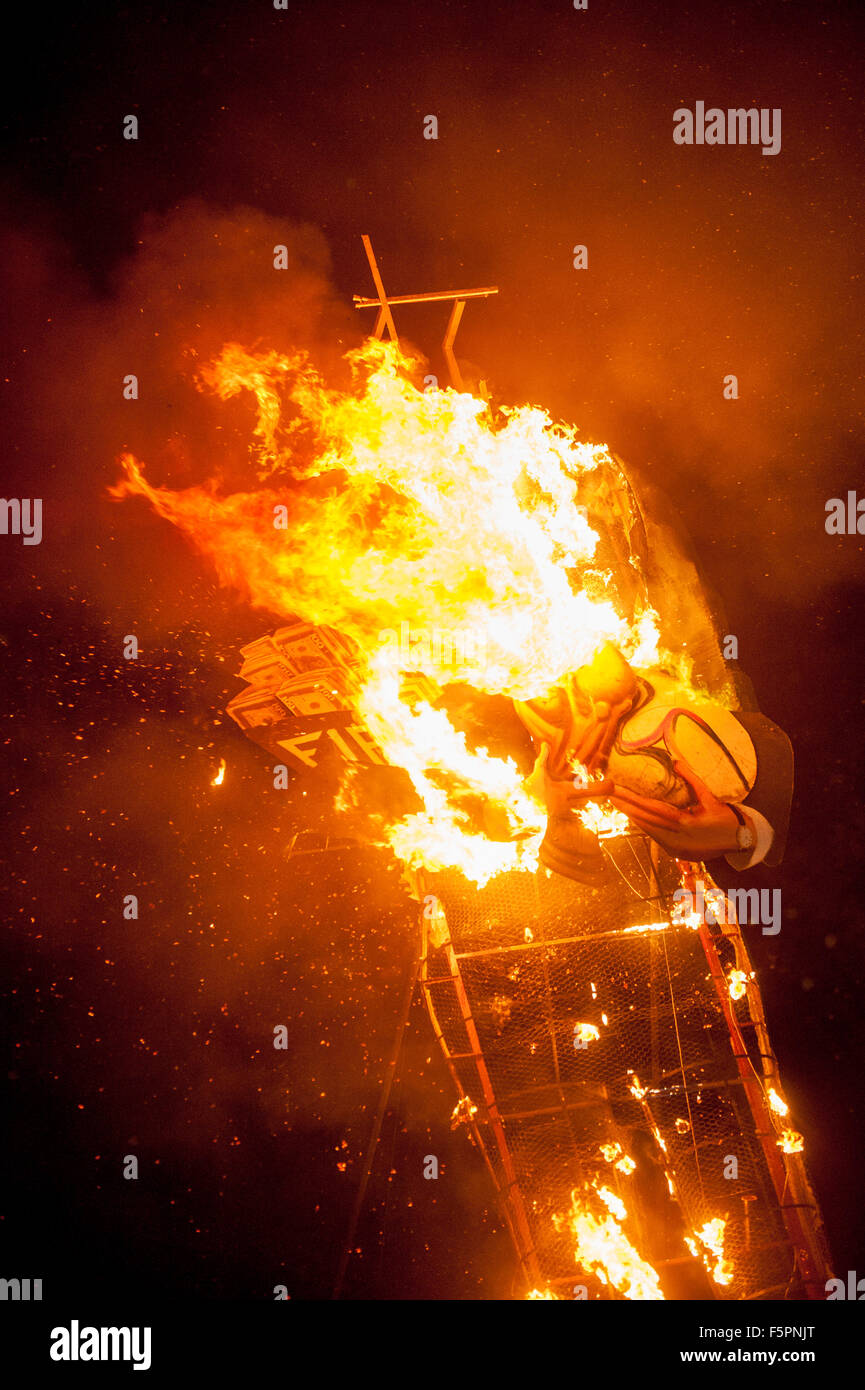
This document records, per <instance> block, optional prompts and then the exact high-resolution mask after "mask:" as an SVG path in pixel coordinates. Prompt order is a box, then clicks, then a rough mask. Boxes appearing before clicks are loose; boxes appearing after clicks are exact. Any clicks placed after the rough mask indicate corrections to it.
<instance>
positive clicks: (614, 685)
mask: <svg viewBox="0 0 865 1390" xmlns="http://www.w3.org/2000/svg"><path fill="white" fill-rule="evenodd" d="M515 708H516V710H517V713H518V715H519V716H520V718H521V720H522V721H523V723H524V725H525V726H526V728H527V729H528V731H529V733H530V734H531V735H532V737H533V739H534V740H535V741H536V743H547V744H548V745H549V747H550V750H551V751H550V757H549V761H548V773H549V775H550V776H551V777H552V778H554V779H566V778H570V777H572V776H573V775H574V773H575V772H579V769H580V768H581V767H583V768H586V769H587V770H588V772H589V773H596V774H597V773H606V775H607V777H608V779H609V780H610V781H612V782H614V783H616V784H617V785H618V786H621V787H624V788H626V789H627V790H629V791H633V792H636V793H638V794H639V795H641V796H646V797H652V798H654V799H657V800H660V801H666V802H668V803H669V804H671V805H673V806H678V807H684V806H686V805H688V803H689V802H690V801H691V799H692V792H691V788H690V787H689V785H688V783H687V782H686V781H685V780H684V779H683V778H682V777H680V776H679V775H677V773H676V770H675V766H674V765H675V763H676V762H684V763H686V764H687V765H688V767H690V768H691V770H692V771H693V772H695V773H696V774H697V776H698V777H699V778H700V779H701V781H703V782H705V783H706V785H707V786H708V787H709V789H710V791H712V792H713V793H714V795H715V796H716V797H717V798H718V799H719V800H720V801H724V802H738V801H740V800H742V799H743V798H744V797H745V796H747V794H748V792H749V791H750V790H751V788H752V787H753V785H754V781H755V778H756V775H757V755H756V752H755V749H754V745H753V743H752V741H751V739H750V737H749V735H748V733H747V731H746V730H745V729H744V728H743V726H742V725H741V724H740V723H739V721H738V720H737V719H736V717H735V715H734V714H733V713H732V712H731V711H730V710H728V709H726V708H725V707H724V706H723V705H722V704H720V702H718V701H716V700H711V699H709V698H707V697H705V696H702V695H699V694H697V693H696V692H694V691H693V690H691V689H689V688H688V687H686V686H685V685H684V684H683V683H682V682H681V681H679V680H677V679H676V678H675V677H673V676H671V675H670V674H669V673H667V672H665V671H662V670H655V671H651V672H647V673H645V674H641V675H638V674H637V673H636V672H634V671H632V670H631V668H630V667H629V666H628V664H627V662H626V661H625V659H624V657H622V655H621V654H620V653H619V652H617V651H616V649H615V648H613V647H611V646H609V645H608V646H606V647H604V648H602V650H601V651H600V652H599V653H598V654H597V656H596V657H595V658H594V660H593V661H592V662H591V663H590V664H589V665H587V666H583V667H581V668H580V669H579V670H578V671H576V672H574V673H572V674H571V675H569V676H568V678H567V680H566V682H565V683H564V685H562V686H560V687H558V688H557V689H556V690H555V691H553V692H552V693H551V694H550V695H548V696H547V697H546V698H545V699H543V700H533V701H528V702H515Z"/></svg>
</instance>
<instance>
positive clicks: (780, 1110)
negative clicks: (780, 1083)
mask: <svg viewBox="0 0 865 1390" xmlns="http://www.w3.org/2000/svg"><path fill="white" fill-rule="evenodd" d="M766 1094H767V1096H768V1097H769V1105H770V1106H771V1107H772V1109H773V1110H774V1111H775V1114H776V1115H789V1113H790V1107H789V1105H788V1104H787V1102H786V1100H782V1099H781V1097H780V1096H779V1095H778V1092H777V1091H776V1090H775V1089H774V1087H772V1086H770V1087H769V1089H768V1091H767V1092H766Z"/></svg>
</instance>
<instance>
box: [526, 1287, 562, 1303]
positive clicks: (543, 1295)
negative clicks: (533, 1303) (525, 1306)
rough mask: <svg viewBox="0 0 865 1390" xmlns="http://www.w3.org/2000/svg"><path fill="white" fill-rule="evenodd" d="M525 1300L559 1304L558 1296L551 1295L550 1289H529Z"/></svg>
mask: <svg viewBox="0 0 865 1390" xmlns="http://www.w3.org/2000/svg"><path fill="white" fill-rule="evenodd" d="M526 1298H527V1299H529V1298H531V1299H535V1300H537V1299H545V1300H546V1301H547V1302H550V1301H552V1302H554V1303H559V1302H560V1299H559V1296H558V1294H557V1293H553V1291H552V1289H529V1292H528V1293H527V1294H526Z"/></svg>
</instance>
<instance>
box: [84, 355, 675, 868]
mask: <svg viewBox="0 0 865 1390" xmlns="http://www.w3.org/2000/svg"><path fill="white" fill-rule="evenodd" d="M347 361H348V363H349V366H350V369H351V372H352V375H353V385H352V387H351V388H350V389H348V390H336V389H332V388H330V387H329V386H327V385H326V384H325V383H324V381H323V380H322V379H321V378H320V376H319V375H318V374H317V372H316V371H315V370H314V368H313V367H312V366H311V364H310V363H309V361H308V359H307V358H306V356H305V355H304V354H302V353H296V354H293V355H283V354H279V353H276V352H251V351H247V350H246V349H245V348H243V347H241V346H239V345H238V344H228V345H226V346H225V347H224V348H223V350H222V353H221V355H220V356H219V357H218V358H217V360H216V361H215V362H213V363H212V364H211V365H210V366H208V367H207V368H205V369H204V370H203V371H202V372H201V374H200V377H199V381H198V383H197V384H198V385H199V387H200V388H201V389H204V390H210V391H212V392H214V393H215V394H216V395H217V396H218V397H219V398H220V399H221V400H223V401H225V400H228V399H230V398H232V397H235V396H238V395H240V394H241V393H250V394H251V397H252V399H253V400H254V401H255V403H256V418H255V423H254V425H253V426H252V430H251V446H250V454H251V461H252V463H253V465H254V467H255V470H256V472H257V483H256V485H255V487H254V488H253V489H252V490H250V491H244V492H235V493H232V494H229V495H221V494H220V493H219V492H218V491H217V488H216V486H215V484H210V485H208V486H206V487H191V488H187V489H185V490H182V491H172V490H170V489H168V488H164V487H156V486H153V485H152V484H151V483H150V482H149V481H148V479H147V478H146V477H145V474H144V470H143V468H142V466H141V464H140V463H139V461H138V460H137V459H135V458H134V457H133V456H132V455H126V456H124V457H123V459H122V466H123V470H124V478H123V480H122V481H121V482H120V483H119V484H118V485H117V486H116V487H114V488H112V489H111V493H112V495H113V496H114V497H116V498H121V497H124V496H127V495H139V496H143V497H145V498H147V499H148V500H149V502H150V503H151V505H152V506H153V507H154V509H155V510H156V511H157V512H158V513H159V514H160V515H161V516H163V517H166V518H167V519H169V520H171V521H172V522H173V523H174V524H175V525H177V526H179V527H180V528H181V529H182V530H183V531H184V532H185V533H186V534H187V535H188V536H189V537H190V539H191V540H192V541H193V543H194V544H195V545H196V546H197V547H198V548H199V549H200V550H201V551H203V552H204V553H205V554H206V555H207V556H208V557H209V558H210V559H211V561H212V562H213V563H214V565H215V567H216V570H217V572H218V574H219V577H220V579H221V580H222V582H223V583H225V584H229V585H233V586H234V587H236V588H238V589H239V590H241V591H242V592H243V593H244V594H245V595H246V596H247V597H248V598H249V599H250V600H251V601H252V602H253V603H254V604H256V605H258V606H259V607H262V608H265V609H268V610H269V611H270V612H271V613H274V614H277V615H279V616H280V617H282V618H290V619H292V620H294V621H297V620H300V621H304V622H308V623H311V624H313V625H316V626H320V625H326V626H329V627H331V628H334V629H336V630H337V631H339V632H340V633H341V634H342V635H343V636H344V637H345V638H347V639H348V640H349V641H350V642H351V643H352V644H354V646H355V647H356V649H357V653H358V666H357V673H356V679H357V691H356V698H354V699H353V701H352V703H353V705H354V707H355V708H356V710H357V712H358V714H359V715H360V717H361V719H362V720H363V722H364V724H365V725H366V727H367V728H368V729H369V732H370V734H371V735H372V737H373V738H374V739H375V741H376V742H377V744H378V745H379V747H380V748H381V750H382V752H383V753H384V756H385V758H386V759H387V761H388V762H390V763H392V764H393V765H395V766H398V767H402V768H405V769H406V771H407V772H408V775H409V777H410V778H411V781H412V783H413V785H414V788H415V790H416V792H417V793H418V796H419V798H420V800H421V802H422V804H423V810H422V811H418V812H417V813H415V814H413V815H409V816H406V817H404V818H403V819H401V820H399V821H397V822H396V823H395V824H392V825H390V826H389V827H387V828H386V830H385V832H384V834H385V839H386V840H387V842H388V843H389V844H390V845H391V847H392V848H393V850H394V851H395V853H396V854H397V855H398V856H399V857H400V858H401V859H403V860H404V861H405V862H406V863H407V864H408V865H409V866H411V867H426V868H428V869H432V870H436V869H440V868H445V867H454V868H458V869H460V870H461V871H462V872H463V873H464V874H465V875H466V876H467V877H468V878H469V879H471V880H472V881H473V882H475V883H477V884H478V885H483V884H484V883H486V882H487V881H488V880H489V879H490V878H491V877H492V876H493V875H495V874H497V873H501V872H504V871H507V870H512V869H520V870H534V869H536V868H537V862H538V860H537V851H538V847H539V844H540V839H541V835H542V832H543V825H542V823H541V820H542V812H541V811H540V809H539V807H538V804H537V801H536V800H535V799H534V798H533V797H532V796H531V795H530V794H529V793H528V792H527V791H526V790H525V789H524V788H523V785H522V777H521V774H520V772H519V770H518V768H517V767H516V765H515V764H514V762H513V761H511V760H510V759H506V758H497V757H493V756H491V755H490V754H489V753H488V752H487V751H486V750H484V749H482V748H481V749H477V750H476V751H470V750H469V749H468V748H467V746H466V740H465V736H464V735H463V734H462V733H460V732H458V731H457V729H455V728H454V727H453V725H452V724H451V723H450V720H449V718H448V716H447V715H446V714H445V713H444V712H443V710H441V709H437V708H434V707H433V706H434V703H435V700H436V699H437V698H438V696H439V694H440V693H441V690H442V688H443V686H444V685H446V684H448V683H449V681H452V680H453V678H454V672H453V671H448V672H444V671H443V670H442V660H443V658H442V644H441V643H439V644H438V648H437V649H434V648H436V644H435V643H434V642H433V641H431V640H421V641H418V642H414V643H413V644H412V649H411V652H410V655H409V656H407V655H406V653H405V652H404V651H403V650H402V649H401V644H399V643H397V642H395V641H394V638H395V634H396V633H397V631H401V630H402V628H401V625H402V624H404V623H405V622H406V621H408V623H409V625H410V627H412V628H413V629H414V630H415V633H416V634H421V635H424V637H425V638H426V639H428V636H429V634H430V633H431V632H438V633H442V632H444V633H447V634H462V635H463V636H465V637H468V638H471V639H472V640H470V641H468V640H467V641H464V642H462V644H461V650H460V670H459V679H460V680H461V681H464V682H466V683H467V684H469V685H471V686H472V687H473V688H474V689H476V690H478V691H482V692H486V693H488V694H498V695H506V696H509V697H513V698H521V699H531V698H535V697H538V696H542V695H544V694H546V692H547V691H549V690H550V689H551V688H552V687H553V686H555V685H557V684H558V683H560V681H561V680H562V678H563V677H564V676H565V674H566V673H568V672H572V671H574V670H575V669H576V668H577V667H578V666H579V665H581V664H583V663H584V662H586V661H589V660H590V659H591V658H592V656H593V654H594V653H595V652H596V651H597V650H598V649H599V648H600V647H601V646H603V644H604V643H605V642H612V643H614V644H615V645H616V646H617V647H618V648H619V649H620V650H621V651H622V653H623V654H624V655H625V656H626V657H627V658H628V659H629V660H630V661H631V662H632V664H634V665H637V666H641V665H642V666H645V665H650V664H652V662H654V661H656V660H657V658H658V650H657V625H656V619H655V615H654V614H653V613H652V612H651V610H649V609H648V608H644V609H642V610H641V611H639V612H637V613H636V614H635V615H634V617H633V618H632V619H631V620H628V619H626V618H625V617H624V616H623V615H622V614H621V613H620V612H619V611H618V608H617V606H616V605H617V603H618V598H617V595H616V593H615V590H614V588H613V584H612V580H611V576H610V575H607V574H605V573H604V572H603V571H601V570H599V569H598V568H597V567H596V566H595V563H594V556H595V550H596V547H597V543H598V536H597V534H596V533H595V532H594V531H593V530H592V529H591V527H590V526H589V524H588V522H587V520H586V516H585V509H584V503H583V502H582V501H581V498H582V496H583V494H584V492H585V489H586V488H591V487H592V486H593V482H592V478H593V475H595V474H598V476H602V475H603V473H604V470H606V469H612V468H613V467H614V465H613V463H612V460H611V458H610V455H609V453H608V452H607V450H606V447H605V446H601V445H594V444H588V443H583V442H581V441H580V440H579V439H578V438H577V436H576V432H575V431H574V430H573V429H572V428H570V427H568V426H564V425H554V424H553V422H552V420H551V419H550V417H549V416H548V415H547V413H546V412H545V411H543V410H541V409H538V408H536V407H533V406H521V407H519V408H509V409H504V410H501V411H498V412H497V413H496V414H495V415H494V414H493V412H492V411H491V409H490V407H489V406H488V405H487V403H486V402H485V401H483V400H479V399H477V398H475V397H474V396H472V395H470V394H468V393H466V392H457V391H453V390H444V391H426V392H425V391H422V390H420V389H418V387H416V386H415V385H414V384H413V382H412V380H411V377H412V375H415V376H417V375H419V371H420V364H419V363H418V362H416V361H415V360H413V359H412V358H410V357H407V356H405V355H404V354H403V353H402V351H401V350H400V348H399V347H398V346H397V345H396V344H394V343H383V342H378V341H376V340H374V339H370V340H368V341H367V342H366V343H365V344H364V345H363V346H362V347H361V348H359V349H356V350H354V351H352V352H350V353H348V354H347ZM598 470H601V472H600V474H599V473H598ZM407 670H408V671H411V672H413V673H414V672H419V673H422V674H423V675H424V676H425V677H426V678H427V679H428V681H429V683H430V689H431V690H432V691H433V692H434V693H433V694H432V695H431V696H430V697H429V699H427V700H425V699H423V698H420V697H416V698H415V699H414V701H413V703H412V704H411V705H409V704H407V703H404V702H403V700H402V699H401V697H400V691H401V687H402V683H403V682H402V676H403V675H404V674H405V673H406V671H407ZM479 800H480V801H481V802H483V801H487V802H489V803H490V804H491V807H492V809H494V810H495V811H497V812H499V813H503V814H504V818H505V821H506V824H507V825H508V827H509V833H510V835H511V838H510V839H504V838H502V839H500V840H499V841H496V842H493V841H491V840H489V839H487V838H486V836H485V835H484V834H483V831H482V828H481V827H480V826H478V825H477V824H475V823H474V822H473V820H472V818H471V814H470V812H469V810H467V806H468V805H469V803H470V802H472V801H473V802H474V803H477V802H478V801H479ZM583 814H584V816H589V817H590V818H591V817H593V816H594V817H595V818H596V821H597V828H598V829H599V831H601V832H602V833H603V834H619V833H622V826H621V822H622V821H624V819H625V818H624V817H621V816H619V815H618V813H616V815H615V816H610V815H609V814H608V813H602V812H601V811H600V810H599V809H598V808H597V807H595V808H594V809H593V808H592V807H591V806H590V807H587V808H585V810H584V812H583Z"/></svg>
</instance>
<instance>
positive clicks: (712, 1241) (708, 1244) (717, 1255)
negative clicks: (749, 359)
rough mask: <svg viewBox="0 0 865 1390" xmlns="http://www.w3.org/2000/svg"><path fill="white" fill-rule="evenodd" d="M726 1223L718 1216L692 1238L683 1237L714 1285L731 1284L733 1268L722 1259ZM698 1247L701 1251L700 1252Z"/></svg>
mask: <svg viewBox="0 0 865 1390" xmlns="http://www.w3.org/2000/svg"><path fill="white" fill-rule="evenodd" d="M726 1228H727V1223H726V1221H724V1220H722V1218H721V1217H720V1216H716V1217H715V1218H714V1220H712V1221H707V1222H706V1224H705V1225H704V1226H701V1227H700V1229H699V1231H695V1232H694V1234H693V1237H691V1236H685V1244H686V1245H687V1247H688V1249H689V1250H690V1252H691V1254H692V1255H693V1256H694V1259H702V1261H703V1264H704V1265H705V1266H706V1268H707V1270H708V1271H709V1274H710V1275H711V1277H712V1279H713V1280H714V1282H715V1283H716V1284H721V1285H727V1284H732V1282H733V1266H732V1265H731V1264H730V1263H729V1262H728V1261H727V1260H725V1259H724V1232H725V1230H726ZM700 1246H702V1247H703V1250H702V1251H701V1250H700Z"/></svg>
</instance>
